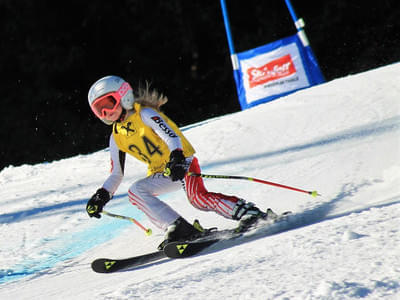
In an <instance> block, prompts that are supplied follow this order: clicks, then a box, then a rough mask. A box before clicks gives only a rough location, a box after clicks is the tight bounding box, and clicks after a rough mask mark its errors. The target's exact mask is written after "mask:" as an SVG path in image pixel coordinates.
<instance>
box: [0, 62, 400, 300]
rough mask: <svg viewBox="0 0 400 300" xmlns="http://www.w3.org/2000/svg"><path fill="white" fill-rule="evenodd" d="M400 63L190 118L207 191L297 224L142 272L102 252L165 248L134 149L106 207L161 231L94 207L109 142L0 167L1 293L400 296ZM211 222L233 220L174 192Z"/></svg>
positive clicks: (183, 205) (176, 202)
mask: <svg viewBox="0 0 400 300" xmlns="http://www.w3.org/2000/svg"><path fill="white" fill-rule="evenodd" d="M399 95H400V64H399V63H398V64H393V65H389V66H386V67H384V68H380V69H376V70H372V71H369V72H366V73H362V74H358V75H354V76H348V77H345V78H341V79H338V80H334V81H331V82H328V83H326V84H323V85H320V86H317V87H313V88H310V89H307V90H303V91H300V92H297V93H295V94H292V95H289V96H287V97H284V98H281V99H279V100H277V101H274V102H271V103H267V104H264V105H260V106H257V107H255V108H253V109H249V110H246V111H243V112H239V113H235V114H231V115H226V116H222V117H219V118H215V119H212V120H207V121H205V122H202V123H199V124H194V125H192V126H188V127H187V128H186V129H185V134H186V135H187V136H188V138H189V139H190V140H191V142H192V143H193V145H194V146H195V148H196V149H197V157H198V158H199V160H200V163H201V165H202V167H203V171H204V172H205V173H210V174H213V173H214V174H230V175H246V176H253V177H257V178H261V179H265V180H269V181H273V182H278V183H282V184H285V185H291V186H295V187H298V188H302V189H306V190H317V191H318V192H319V193H321V194H322V196H321V197H317V198H312V197H310V196H308V195H306V194H302V193H298V192H293V191H289V190H285V189H281V188H276V187H272V186H268V185H262V184H257V183H252V182H249V181H238V180H221V179H207V180H206V185H207V186H208V188H209V190H212V191H219V192H224V193H227V194H235V195H238V196H240V197H243V198H245V199H247V200H249V201H253V202H255V203H256V204H257V205H258V206H259V207H260V208H263V209H266V208H268V207H271V208H272V209H274V210H275V211H277V212H283V211H286V210H292V211H293V212H294V216H293V218H292V219H291V221H290V222H289V223H287V224H284V225H280V226H276V227H275V228H271V229H270V230H266V231H262V232H259V233H258V235H257V236H256V238H253V239H248V240H246V241H245V242H243V243H238V244H236V245H235V246H234V247H231V248H227V249H223V250H221V249H219V248H218V247H217V246H216V247H215V248H214V249H213V251H211V253H210V254H207V255H200V256H197V257H193V258H189V259H185V260H163V261H160V262H157V263H153V264H150V265H148V266H145V267H141V268H139V269H137V270H130V271H126V272H119V273H116V274H97V273H94V272H92V271H91V269H90V263H91V261H92V260H93V259H94V258H98V257H115V258H118V257H125V256H131V255H139V254H142V253H145V252H149V251H153V250H154V249H155V247H156V246H157V245H158V243H159V242H160V241H161V240H162V236H163V233H162V232H160V231H159V230H157V228H155V227H154V226H152V225H151V224H149V223H148V221H147V219H146V218H145V217H144V215H143V214H142V213H141V212H139V211H138V210H137V209H136V208H134V207H133V206H131V205H130V204H129V201H128V199H127V194H126V192H127V189H128V187H129V185H130V183H132V182H133V181H135V180H136V179H138V178H141V176H143V175H144V174H145V166H143V165H141V164H140V163H138V162H136V161H134V160H133V159H131V160H129V159H128V167H127V174H126V178H125V180H124V182H123V184H122V185H121V187H120V189H119V191H118V193H117V194H116V196H115V198H114V199H113V200H112V201H111V202H110V204H109V205H108V206H107V209H108V210H109V211H111V212H114V213H120V214H125V215H129V216H133V217H135V218H137V219H138V220H140V221H141V222H143V223H144V224H145V225H146V226H150V227H151V228H152V229H153V235H152V236H151V237H146V236H145V235H144V234H143V232H142V231H141V230H140V229H139V228H138V227H136V226H135V225H132V224H131V223H130V222H126V221H123V220H118V219H113V218H109V217H106V216H104V217H103V218H101V219H100V220H97V219H90V218H88V217H87V216H86V212H85V204H86V202H87V200H88V198H89V197H90V196H91V195H92V194H93V193H94V192H95V191H96V189H97V188H98V187H100V186H101V184H102V182H103V180H104V179H105V178H106V176H107V173H108V170H109V165H108V161H109V158H108V155H109V153H108V151H107V149H105V150H102V151H99V152H96V153H93V154H90V155H80V156H76V157H72V158H69V159H64V160H60V161H56V162H52V163H46V164H38V165H24V166H20V167H13V166H10V167H7V168H5V169H4V170H2V171H1V172H0V183H1V187H2V188H1V190H0V199H1V200H0V237H1V240H2V242H1V246H0V253H1V255H0V263H1V264H0V299H85V300H87V299H174V300H176V299H350V298H365V299H400V259H399V254H400V231H399V230H400V102H399ZM163 199H164V200H165V201H167V202H168V203H169V204H170V205H171V206H173V207H174V208H175V209H177V210H178V211H179V212H180V213H182V214H183V215H184V216H186V218H187V219H189V220H193V219H194V218H199V219H200V221H201V222H202V224H203V225H205V226H215V225H217V226H218V227H220V228H231V227H234V225H235V222H233V221H231V220H226V219H223V218H222V217H219V216H217V215H216V214H213V213H204V212H200V211H197V210H195V209H194V208H192V207H191V206H190V204H189V203H188V202H187V200H186V199H185V196H184V193H183V192H176V193H173V194H170V195H165V196H163Z"/></svg>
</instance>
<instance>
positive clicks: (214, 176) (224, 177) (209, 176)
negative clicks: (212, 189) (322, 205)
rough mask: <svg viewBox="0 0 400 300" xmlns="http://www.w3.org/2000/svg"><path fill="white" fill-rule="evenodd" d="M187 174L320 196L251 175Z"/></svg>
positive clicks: (314, 192)
mask: <svg viewBox="0 0 400 300" xmlns="http://www.w3.org/2000/svg"><path fill="white" fill-rule="evenodd" d="M188 175H189V176H195V177H202V178H219V179H243V180H249V181H254V182H259V183H263V184H269V185H273V186H276V187H280V188H284V189H288V190H292V191H296V192H301V193H306V194H309V195H311V196H313V197H317V196H321V195H320V194H318V192H317V191H306V190H302V189H298V188H295V187H291V186H287V185H283V184H279V183H274V182H270V181H266V180H262V179H257V178H253V177H246V176H232V175H208V174H198V173H191V172H189V173H188Z"/></svg>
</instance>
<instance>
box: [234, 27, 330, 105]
mask: <svg viewBox="0 0 400 300" xmlns="http://www.w3.org/2000/svg"><path fill="white" fill-rule="evenodd" d="M232 60H233V64H234V77H235V81H236V87H237V91H238V96H239V102H240V105H241V108H242V109H246V108H249V107H252V106H255V105H258V104H260V103H264V102H268V101H271V100H274V99H276V98H278V97H282V96H285V95H287V94H290V93H293V92H295V91H297V90H300V89H304V88H307V87H310V86H313V85H316V84H320V83H323V82H324V77H323V75H322V73H321V71H320V69H319V66H318V63H317V61H316V58H315V56H314V54H313V52H312V49H311V48H310V47H309V46H304V45H303V43H302V41H301V40H300V37H299V35H298V34H296V35H293V36H290V37H287V38H284V39H281V40H278V41H275V42H273V43H269V44H267V45H264V46H261V47H258V48H255V49H251V50H248V51H245V52H241V53H237V54H236V55H233V57H232ZM235 60H237V61H235Z"/></svg>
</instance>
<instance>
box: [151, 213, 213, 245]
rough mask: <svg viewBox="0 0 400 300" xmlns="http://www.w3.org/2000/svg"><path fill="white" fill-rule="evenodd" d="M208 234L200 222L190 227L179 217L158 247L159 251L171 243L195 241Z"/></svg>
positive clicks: (170, 226)
mask: <svg viewBox="0 0 400 300" xmlns="http://www.w3.org/2000/svg"><path fill="white" fill-rule="evenodd" d="M206 232H207V229H204V228H203V227H202V226H201V225H200V223H199V221H198V220H195V222H194V224H193V225H190V224H189V223H188V222H187V221H186V220H185V219H184V218H182V217H179V218H178V219H176V221H175V222H174V223H172V224H171V225H169V226H168V228H167V231H166V233H165V236H164V241H163V242H162V243H161V244H160V245H159V246H158V247H157V248H158V250H162V249H164V247H165V245H166V244H167V243H170V242H176V241H188V240H194V239H196V238H199V237H201V236H203V235H204V234H205V233H206Z"/></svg>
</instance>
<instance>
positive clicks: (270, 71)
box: [247, 54, 296, 88]
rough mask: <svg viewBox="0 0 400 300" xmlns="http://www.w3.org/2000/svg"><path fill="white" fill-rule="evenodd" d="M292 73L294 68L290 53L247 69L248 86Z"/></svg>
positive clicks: (251, 86) (294, 71) (294, 70)
mask: <svg viewBox="0 0 400 300" xmlns="http://www.w3.org/2000/svg"><path fill="white" fill-rule="evenodd" d="M294 73H296V68H295V67H294V64H293V61H292V58H291V57H290V54H288V55H285V56H282V57H280V58H278V59H275V60H273V61H270V62H268V63H266V64H265V65H263V66H261V67H258V68H254V67H253V68H249V69H247V75H249V84H250V88H253V87H255V86H257V85H260V84H263V83H266V82H268V81H272V80H276V79H279V78H283V77H287V76H289V75H292V74H294Z"/></svg>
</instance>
